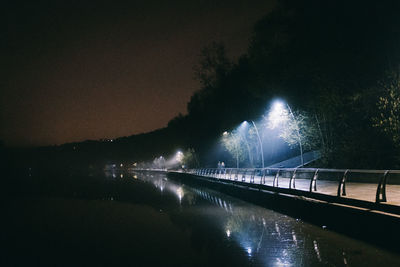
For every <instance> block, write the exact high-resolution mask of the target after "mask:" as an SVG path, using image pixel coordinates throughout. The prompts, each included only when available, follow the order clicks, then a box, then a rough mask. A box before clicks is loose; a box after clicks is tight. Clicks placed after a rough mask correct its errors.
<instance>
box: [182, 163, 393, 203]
mask: <svg viewBox="0 0 400 267" xmlns="http://www.w3.org/2000/svg"><path fill="white" fill-rule="evenodd" d="M186 172H188V173H191V174H194V175H197V176H205V177H211V178H216V179H225V180H232V181H239V182H245V183H250V184H255V183H256V184H261V185H266V186H272V187H279V188H288V189H294V190H303V191H309V192H316V193H321V194H326V195H336V196H337V197H348V198H355V199H361V200H367V201H374V202H375V203H381V202H388V196H387V187H388V185H390V190H391V191H390V192H391V199H390V201H391V202H398V205H400V170H359V169H323V168H320V169H316V168H263V169H262V168H219V169H218V168H203V169H190V170H187V171H186ZM389 178H390V183H388V181H389ZM317 185H318V186H317Z"/></svg>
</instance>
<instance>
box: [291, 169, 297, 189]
mask: <svg viewBox="0 0 400 267" xmlns="http://www.w3.org/2000/svg"><path fill="white" fill-rule="evenodd" d="M296 172H297V168H296V169H295V170H294V172H293V175H292V176H291V177H290V180H289V188H292V181H293V188H296V184H295V179H296Z"/></svg>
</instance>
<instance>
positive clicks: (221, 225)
mask: <svg viewBox="0 0 400 267" xmlns="http://www.w3.org/2000/svg"><path fill="white" fill-rule="evenodd" d="M131 176H132V178H134V179H139V180H142V181H145V182H146V183H148V184H149V185H151V186H154V187H155V188H156V189H157V190H158V194H159V196H161V197H162V198H163V199H165V200H166V202H165V203H163V204H162V205H160V207H159V208H160V212H165V213H167V214H169V215H170V216H174V217H176V218H177V221H179V222H180V223H181V224H182V225H184V228H186V227H188V228H189V229H190V232H191V235H192V236H191V238H192V242H193V243H192V245H193V249H194V250H199V251H208V252H207V253H210V252H211V250H214V249H221V254H220V255H218V257H222V258H224V259H227V262H230V261H231V262H232V263H235V261H236V260H235V259H236V258H240V260H244V262H246V263H247V264H248V265H259V266H317V265H328V266H377V265H379V264H385V265H386V266H400V257H399V256H398V255H394V254H391V253H388V252H386V251H384V250H380V249H378V248H376V247H373V246H371V245H368V244H366V243H363V242H360V241H357V240H354V239H351V238H348V237H346V236H343V235H340V234H337V233H334V232H331V231H329V230H328V229H324V228H321V227H317V226H314V225H311V224H308V223H305V222H303V221H301V220H298V219H295V218H291V217H288V216H285V215H283V214H280V213H277V212H274V211H271V210H267V209H264V208H262V207H259V206H256V205H252V204H250V203H247V202H244V201H241V200H239V199H236V198H233V197H230V196H227V195H224V194H221V193H218V192H216V191H212V190H209V189H207V188H203V187H196V188H194V187H189V186H185V185H184V184H180V183H177V182H175V181H173V180H169V179H168V178H167V177H166V176H165V175H163V174H140V173H136V174H132V175H131ZM171 197H172V198H171ZM360 223H361V222H360ZM212 254H214V252H213V253H212ZM217 254H218V252H217Z"/></svg>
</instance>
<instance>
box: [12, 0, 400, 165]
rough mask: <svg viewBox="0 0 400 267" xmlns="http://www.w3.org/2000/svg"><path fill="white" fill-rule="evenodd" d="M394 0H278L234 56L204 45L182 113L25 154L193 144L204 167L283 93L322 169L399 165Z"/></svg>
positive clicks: (131, 153)
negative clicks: (149, 128)
mask: <svg viewBox="0 0 400 267" xmlns="http://www.w3.org/2000/svg"><path fill="white" fill-rule="evenodd" d="M399 7H400V3H399V2H398V1H345V0H337V1H318V0H309V1H296V0H284V1H280V2H279V3H278V5H277V7H276V8H275V10H274V11H273V12H271V13H270V14H268V15H267V16H265V17H264V18H263V19H261V20H260V21H258V22H257V24H256V25H255V26H254V33H253V35H252V38H251V40H249V47H248V50H247V53H246V54H244V55H242V56H241V57H240V58H239V59H238V60H237V62H232V61H231V60H230V59H229V58H228V57H227V56H226V51H225V46H224V45H222V44H219V43H212V44H210V45H209V46H207V47H205V48H204V49H203V50H202V51H201V54H200V60H199V64H198V65H197V66H196V67H195V68H194V71H195V75H196V78H197V79H198V80H199V82H200V85H201V87H200V89H199V90H198V91H197V92H196V93H195V94H194V95H193V96H192V98H191V100H190V102H189V103H188V110H187V111H188V113H187V115H180V116H178V117H176V118H174V119H173V120H171V121H170V122H169V124H168V127H166V128H164V129H160V130H156V131H154V132H151V133H146V134H140V135H134V136H130V137H123V138H118V139H116V140H115V141H114V142H109V141H87V142H83V143H75V144H66V145H62V146H55V147H45V148H37V149H34V150H32V149H30V150H24V151H23V153H22V154H24V155H25V156H26V159H24V161H25V162H28V159H30V160H31V161H30V164H43V163H45V162H47V163H49V164H54V166H66V165H76V166H78V165H79V164H82V165H84V166H88V164H93V165H96V164H104V163H107V162H113V161H126V162H133V161H139V160H151V159H153V158H154V157H156V156H159V155H161V154H163V155H168V154H172V153H174V152H176V150H177V149H178V148H181V149H188V148H193V149H194V151H195V152H196V153H197V156H198V158H199V161H200V164H201V165H203V166H205V165H212V166H214V165H215V159H214V158H212V157H210V150H211V149H212V148H213V146H214V144H215V143H216V142H217V141H216V140H218V138H219V137H220V136H221V133H222V132H223V131H224V130H226V129H231V128H234V127H235V126H236V125H238V123H240V122H241V121H243V120H252V119H254V120H256V119H258V118H259V117H260V116H261V115H262V114H265V111H266V110H267V109H268V106H269V105H270V103H271V102H272V101H273V99H275V98H280V99H284V100H285V101H286V102H288V103H289V104H290V106H291V107H292V108H293V110H295V111H296V112H307V114H310V115H311V116H312V118H314V119H315V121H316V122H317V124H318V132H319V138H318V140H319V141H318V143H316V144H315V147H314V148H317V149H321V151H322V154H323V159H322V160H321V162H319V163H318V164H319V165H320V166H323V167H338V168H398V167H399V164H400V159H399V157H398V155H399V152H400V151H399V148H400V142H399V139H400V138H399V130H400V126H399V125H400V123H399V121H398V120H399V119H400V117H399V111H398V106H397V104H399V105H400V82H399V79H398V77H399V70H400V16H398V14H399V11H400V8H399ZM225 45H226V46H228V47H229V44H225ZM14 151H15V150H14ZM20 152H21V151H19V152H15V153H17V154H18V155H21V153H20ZM18 158H19V159H20V156H18ZM60 159H62V160H60Z"/></svg>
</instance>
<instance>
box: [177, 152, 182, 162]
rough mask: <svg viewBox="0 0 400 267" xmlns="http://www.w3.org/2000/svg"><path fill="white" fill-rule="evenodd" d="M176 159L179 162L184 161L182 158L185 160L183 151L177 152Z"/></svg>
mask: <svg viewBox="0 0 400 267" xmlns="http://www.w3.org/2000/svg"><path fill="white" fill-rule="evenodd" d="M175 159H176V161H178V162H179V163H182V160H183V153H182V151H178V152H176V155H175Z"/></svg>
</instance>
